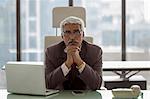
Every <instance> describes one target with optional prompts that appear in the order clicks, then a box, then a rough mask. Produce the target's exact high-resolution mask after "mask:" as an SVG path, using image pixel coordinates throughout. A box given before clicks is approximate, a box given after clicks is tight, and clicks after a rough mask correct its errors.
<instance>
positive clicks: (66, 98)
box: [0, 89, 150, 99]
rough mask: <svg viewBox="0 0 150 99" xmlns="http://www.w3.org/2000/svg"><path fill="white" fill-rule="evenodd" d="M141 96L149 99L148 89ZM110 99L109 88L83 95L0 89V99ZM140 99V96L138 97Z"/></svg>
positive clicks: (111, 95) (149, 92) (65, 92)
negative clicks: (13, 91)
mask: <svg viewBox="0 0 150 99" xmlns="http://www.w3.org/2000/svg"><path fill="white" fill-rule="evenodd" d="M142 92H143V98H142V99H150V90H142ZM75 98H76V99H112V98H113V94H112V92H111V90H97V91H88V92H87V93H85V94H84V95H80V96H74V95H73V94H72V91H64V92H60V93H58V94H54V95H50V96H29V95H16V94H9V93H8V92H7V90H6V89H0V99H75ZM139 99H140V98H139Z"/></svg>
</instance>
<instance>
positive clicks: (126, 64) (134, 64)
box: [103, 61, 150, 71]
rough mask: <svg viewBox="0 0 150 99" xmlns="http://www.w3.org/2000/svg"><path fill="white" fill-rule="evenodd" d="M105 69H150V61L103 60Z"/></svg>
mask: <svg viewBox="0 0 150 99" xmlns="http://www.w3.org/2000/svg"><path fill="white" fill-rule="evenodd" d="M103 70H104V71H113V70H116V71H122V70H132V71H137V70H142V71H144V70H145V71H148V70H150V61H103Z"/></svg>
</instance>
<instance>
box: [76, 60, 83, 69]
mask: <svg viewBox="0 0 150 99" xmlns="http://www.w3.org/2000/svg"><path fill="white" fill-rule="evenodd" d="M83 66H85V62H84V61H82V63H81V64H80V65H79V66H77V67H76V68H77V69H81V68H82V67H83Z"/></svg>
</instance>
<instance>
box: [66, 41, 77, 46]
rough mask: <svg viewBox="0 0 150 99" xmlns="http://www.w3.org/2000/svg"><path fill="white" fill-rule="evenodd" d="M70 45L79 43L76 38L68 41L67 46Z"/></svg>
mask: <svg viewBox="0 0 150 99" xmlns="http://www.w3.org/2000/svg"><path fill="white" fill-rule="evenodd" d="M68 45H78V42H77V41H75V40H70V41H69V42H68V44H67V46H68Z"/></svg>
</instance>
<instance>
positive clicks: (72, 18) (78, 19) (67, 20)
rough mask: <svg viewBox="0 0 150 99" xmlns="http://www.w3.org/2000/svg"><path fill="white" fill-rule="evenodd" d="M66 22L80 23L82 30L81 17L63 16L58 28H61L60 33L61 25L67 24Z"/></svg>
mask: <svg viewBox="0 0 150 99" xmlns="http://www.w3.org/2000/svg"><path fill="white" fill-rule="evenodd" d="M68 23H75V24H79V25H81V30H82V31H84V22H83V20H82V19H81V18H79V17H75V16H69V17H67V18H65V19H64V20H63V21H61V23H60V28H61V33H63V26H64V25H66V24H68Z"/></svg>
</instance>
